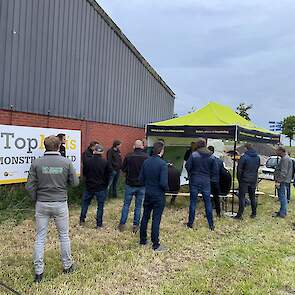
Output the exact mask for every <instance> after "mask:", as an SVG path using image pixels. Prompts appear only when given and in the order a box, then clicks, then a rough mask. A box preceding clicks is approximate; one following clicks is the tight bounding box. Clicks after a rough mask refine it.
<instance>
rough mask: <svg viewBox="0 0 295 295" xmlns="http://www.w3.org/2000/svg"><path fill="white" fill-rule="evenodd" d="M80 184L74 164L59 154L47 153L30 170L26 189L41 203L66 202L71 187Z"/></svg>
mask: <svg viewBox="0 0 295 295" xmlns="http://www.w3.org/2000/svg"><path fill="white" fill-rule="evenodd" d="M78 184H79V180H78V177H77V175H76V171H75V169H74V167H73V164H72V162H71V161H70V160H69V159H66V158H64V157H62V156H61V155H60V153H59V152H45V153H44V156H43V157H41V158H39V159H36V160H35V161H34V162H33V163H32V165H31V168H30V171H29V175H28V182H27V184H26V189H27V190H28V191H29V192H30V194H31V196H32V199H33V200H36V201H39V202H65V201H67V199H68V195H67V190H68V187H69V186H70V185H73V186H76V185H78Z"/></svg>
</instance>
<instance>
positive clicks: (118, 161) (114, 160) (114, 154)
mask: <svg viewBox="0 0 295 295" xmlns="http://www.w3.org/2000/svg"><path fill="white" fill-rule="evenodd" d="M107 159H108V161H109V163H110V165H111V167H112V168H113V170H115V171H120V170H121V168H122V157H121V151H120V150H119V149H116V150H115V149H114V148H110V149H109V150H108V152H107Z"/></svg>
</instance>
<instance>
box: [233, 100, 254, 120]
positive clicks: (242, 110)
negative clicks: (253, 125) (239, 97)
mask: <svg viewBox="0 0 295 295" xmlns="http://www.w3.org/2000/svg"><path fill="white" fill-rule="evenodd" d="M252 108H253V105H252V104H249V105H246V104H245V103H244V102H241V103H240V104H239V105H238V106H237V111H236V113H237V114H238V115H240V116H241V117H243V118H245V119H246V120H248V121H250V116H249V114H248V111H249V110H251V109H252Z"/></svg>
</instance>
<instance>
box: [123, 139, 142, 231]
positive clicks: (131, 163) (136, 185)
mask: <svg viewBox="0 0 295 295" xmlns="http://www.w3.org/2000/svg"><path fill="white" fill-rule="evenodd" d="M147 158H148V155H147V153H145V152H144V145H143V142H142V141H141V140H136V141H135V143H134V152H133V153H130V154H128V155H127V156H126V157H125V159H124V161H123V166H122V171H123V172H125V173H126V185H125V198H124V205H123V208H122V214H121V220H120V224H119V226H118V229H119V230H120V231H124V230H125V224H126V221H127V218H128V212H129V207H130V204H131V201H132V198H133V196H134V197H135V209H134V219H133V233H137V231H138V229H139V222H140V215H141V206H142V202H143V199H144V194H145V188H144V186H143V183H141V182H140V180H139V173H140V170H141V167H142V164H143V162H144V161H145V160H146V159H147Z"/></svg>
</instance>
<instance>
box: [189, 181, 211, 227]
mask: <svg viewBox="0 0 295 295" xmlns="http://www.w3.org/2000/svg"><path fill="white" fill-rule="evenodd" d="M198 193H201V194H202V196H203V201H204V203H205V210H206V217H207V221H208V225H209V227H212V226H213V225H214V223H213V215H212V203H211V198H210V194H211V191H210V182H208V183H206V182H199V183H194V184H190V205H189V218H188V224H187V225H188V226H189V227H192V226H193V224H194V221H195V215H196V207H197V198H198Z"/></svg>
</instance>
